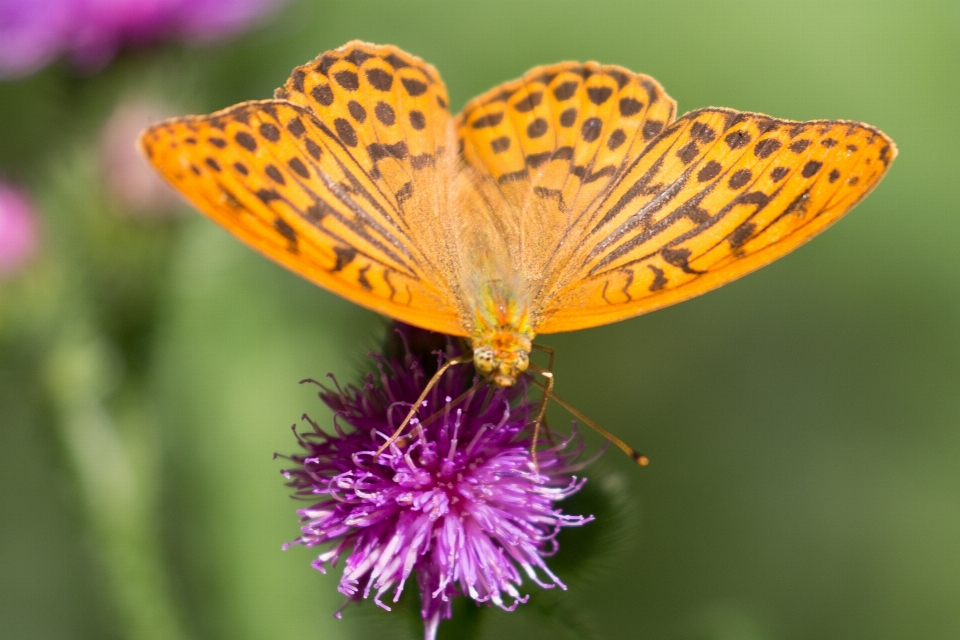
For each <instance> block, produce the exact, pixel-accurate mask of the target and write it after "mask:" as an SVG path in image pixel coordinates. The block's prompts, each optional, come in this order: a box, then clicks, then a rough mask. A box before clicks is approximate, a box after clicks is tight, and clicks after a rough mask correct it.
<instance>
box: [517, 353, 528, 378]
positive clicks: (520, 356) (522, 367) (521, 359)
mask: <svg viewBox="0 0 960 640" xmlns="http://www.w3.org/2000/svg"><path fill="white" fill-rule="evenodd" d="M529 366H530V357H529V356H527V354H526V352H524V351H517V371H519V372H521V373H522V372H524V371H526V370H527V367H529Z"/></svg>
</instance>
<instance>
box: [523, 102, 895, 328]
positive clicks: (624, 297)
mask: <svg viewBox="0 0 960 640" xmlns="http://www.w3.org/2000/svg"><path fill="white" fill-rule="evenodd" d="M895 154H896V149H895V147H894V145H893V143H892V141H891V140H890V139H889V138H887V137H886V136H885V135H883V134H882V133H881V132H879V131H878V130H876V129H874V128H872V127H869V126H867V125H863V124H860V123H854V122H845V121H813V122H806V123H799V122H791V121H785V120H776V119H773V118H770V117H768V116H763V115H759V114H749V113H739V112H735V111H731V110H726V109H703V110H700V111H695V112H692V113H690V114H687V115H686V116H684V117H683V118H681V119H679V120H678V121H677V122H676V123H675V124H674V125H673V126H671V127H670V128H669V129H668V130H667V131H665V132H664V133H663V134H662V135H661V136H660V137H659V138H657V139H656V140H654V141H653V142H652V144H651V145H650V147H649V148H648V149H646V150H645V151H644V153H643V154H642V155H641V156H640V157H639V158H637V160H636V161H635V162H634V163H633V164H632V166H631V167H630V168H629V170H628V171H626V172H625V174H624V175H623V177H622V178H621V179H620V180H619V181H618V182H617V183H616V184H615V185H614V186H613V187H612V188H611V189H610V190H609V192H608V193H607V194H606V195H605V197H604V199H603V201H602V202H601V203H600V205H599V206H598V207H597V208H596V210H594V211H592V212H591V214H590V216H589V221H590V226H589V228H588V229H587V230H586V233H585V234H584V235H583V236H581V238H580V244H579V250H578V252H577V253H576V255H575V257H574V259H573V260H572V261H571V262H570V264H569V265H568V266H567V267H566V268H567V272H566V273H565V274H564V275H563V276H562V277H561V278H560V280H561V281H562V282H563V283H565V286H563V288H562V289H560V290H559V291H555V292H552V294H551V296H550V298H549V300H548V301H546V302H545V305H544V311H543V317H544V320H543V322H542V323H541V324H540V326H539V330H540V332H543V333H550V332H557V331H569V330H573V329H580V328H585V327H590V326H596V325H600V324H606V323H609V322H614V321H616V320H621V319H624V318H628V317H631V316H634V315H638V314H640V313H644V312H647V311H651V310H653V309H656V308H660V307H663V306H666V305H668V304H672V303H674V302H678V301H680V300H683V299H686V298H689V297H692V296H695V295H698V294H700V293H703V292H705V291H708V290H710V289H712V288H714V287H717V286H719V285H721V284H723V283H725V282H728V281H730V280H732V279H734V278H737V277H739V276H741V275H743V274H745V273H748V272H750V271H752V270H754V269H757V268H759V267H760V266H763V265H764V264H766V263H768V262H770V261H772V260H774V259H776V258H777V257H779V256H781V255H783V254H785V253H787V252H788V251H790V250H792V249H793V248H795V247H797V246H798V245H800V244H801V243H803V242H804V241H806V240H808V239H810V238H811V237H813V236H814V235H816V234H817V233H818V232H820V231H821V230H823V229H824V228H826V227H827V226H828V225H830V224H831V223H832V222H834V221H836V220H837V219H838V218H839V217H840V216H842V215H843V214H844V213H845V212H846V211H848V210H849V209H850V208H851V207H852V206H854V205H855V204H856V203H857V202H858V201H859V200H860V199H861V198H862V197H863V196H864V195H866V194H867V193H868V192H869V191H870V189H872V188H873V186H874V185H876V183H877V182H878V181H879V180H880V178H881V177H882V176H883V174H884V172H885V171H886V168H887V166H888V164H889V163H890V161H891V160H892V159H893V157H894V156H895Z"/></svg>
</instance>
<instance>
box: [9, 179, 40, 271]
mask: <svg viewBox="0 0 960 640" xmlns="http://www.w3.org/2000/svg"><path fill="white" fill-rule="evenodd" d="M37 226H38V225H37V213H36V211H34V208H33V206H32V205H31V203H30V200H29V198H28V197H27V195H26V194H25V193H24V192H23V191H21V190H20V189H17V188H16V187H13V186H11V185H9V184H6V183H4V182H0V279H2V278H6V277H9V276H11V275H13V274H14V273H16V272H17V271H19V269H20V267H22V266H23V265H25V264H26V263H27V262H29V261H30V259H31V258H32V257H33V255H34V253H36V250H37V235H38V229H37Z"/></svg>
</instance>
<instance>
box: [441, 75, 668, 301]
mask: <svg viewBox="0 0 960 640" xmlns="http://www.w3.org/2000/svg"><path fill="white" fill-rule="evenodd" d="M675 109H676V107H675V103H674V101H673V100H672V99H670V98H669V96H667V95H666V93H665V92H664V91H663V89H662V88H661V87H660V86H659V85H658V84H657V83H656V82H655V81H654V80H653V79H651V78H649V77H648V76H644V75H639V74H634V73H632V72H630V71H627V70H626V69H623V68H621V67H613V66H601V65H599V64H596V63H587V64H579V63H573V62H567V63H561V64H557V65H552V66H548V67H537V68H535V69H533V70H531V71H530V72H528V73H527V74H526V75H524V77H523V78H521V79H519V80H515V81H512V82H508V83H506V84H504V85H501V86H499V87H497V88H495V89H493V90H492V91H489V92H488V93H486V94H484V95H482V96H480V97H479V98H476V99H474V100H472V101H471V102H470V103H469V104H468V105H467V106H466V107H465V108H464V111H463V113H462V114H461V116H460V117H459V118H458V121H457V128H458V132H459V136H460V139H461V141H462V145H463V152H462V153H463V157H464V159H465V160H466V161H467V163H468V164H469V165H470V166H472V167H474V168H475V169H476V170H477V172H478V174H479V175H480V176H481V177H482V179H484V180H488V181H489V182H490V183H491V187H490V190H493V189H495V190H496V191H497V192H498V193H497V199H496V201H495V202H496V204H495V205H494V206H495V208H498V209H499V210H498V211H496V214H497V218H498V220H497V224H498V225H499V228H500V229H501V231H500V233H501V234H506V236H507V244H508V245H509V246H510V247H511V249H512V251H513V252H514V253H515V254H517V256H518V258H517V262H519V264H518V268H520V269H521V270H522V271H523V272H524V274H525V276H526V277H527V280H528V281H531V282H534V283H536V284H537V286H542V284H543V279H544V278H549V276H550V275H551V274H554V273H556V272H557V271H556V268H555V267H551V263H563V262H564V259H565V258H564V257H565V255H566V254H567V253H568V251H569V250H570V249H571V248H572V247H571V245H570V244H569V241H570V240H573V239H575V238H576V235H577V231H576V229H577V227H578V225H580V224H581V223H582V217H583V215H584V214H585V213H586V212H587V211H589V210H590V208H591V206H592V205H593V203H594V202H595V200H596V199H597V198H598V197H600V196H601V195H602V194H603V193H604V192H605V191H606V190H607V189H608V187H609V185H610V184H611V183H613V182H614V181H615V180H616V179H617V176H618V175H619V174H620V173H621V172H622V171H623V170H624V169H625V167H627V166H628V165H629V163H630V161H632V160H633V159H634V158H636V156H637V155H638V154H639V153H640V152H641V151H642V149H643V148H644V147H645V146H646V145H647V143H648V142H649V141H650V140H651V139H652V138H653V137H655V136H656V134H658V133H660V131H661V130H662V129H663V128H664V127H665V126H667V125H668V124H669V123H670V122H671V121H672V120H673V116H674V113H675ZM486 200H487V201H488V202H489V201H491V200H493V198H491V197H487V198H486Z"/></svg>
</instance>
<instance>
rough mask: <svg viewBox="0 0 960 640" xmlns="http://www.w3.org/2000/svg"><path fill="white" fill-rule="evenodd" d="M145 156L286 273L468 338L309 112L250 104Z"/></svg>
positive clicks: (410, 248) (183, 130) (201, 119)
mask: <svg viewBox="0 0 960 640" xmlns="http://www.w3.org/2000/svg"><path fill="white" fill-rule="evenodd" d="M141 146H142V148H143V149H144V152H145V154H146V155H147V157H148V158H149V159H150V161H151V162H152V163H153V164H154V165H155V166H156V167H157V169H158V170H159V171H160V172H161V173H162V174H163V175H164V177H165V178H166V179H167V180H169V181H170V182H171V183H172V184H173V185H174V186H175V187H176V188H177V189H179V190H180V191H181V192H182V193H183V194H185V195H186V196H187V197H188V198H189V199H190V201H191V202H192V203H193V204H194V205H196V206H197V207H198V208H199V209H200V210H201V211H203V212H204V213H206V214H207V215H208V216H210V217H211V218H213V219H214V220H215V221H217V222H218V223H220V224H221V225H223V226H224V227H226V228H227V229H228V230H230V231H231V232H232V233H233V234H235V235H236V236H238V237H239V238H240V239H242V240H244V241H245V242H247V243H248V244H250V245H251V246H253V247H254V248H256V249H258V250H259V251H261V252H263V253H264V254H266V255H268V256H269V257H271V258H273V259H274V260H276V261H277V262H279V263H281V264H283V265H284V266H286V267H288V268H290V269H291V270H293V271H295V272H297V273H299V274H301V275H303V276H305V277H307V278H308V279H310V280H312V281H313V282H315V283H317V284H320V285H321V286H324V287H326V288H328V289H330V290H331V291H334V292H336V293H338V294H340V295H343V296H344V297H346V298H348V299H350V300H352V301H354V302H356V303H358V304H362V305H364V306H366V307H369V308H371V309H374V310H376V311H379V312H380V313H383V314H385V315H388V316H391V317H394V318H397V319H400V320H404V321H406V322H411V323H414V324H418V325H420V326H424V327H428V328H431V329H434V330H437V331H442V332H445V333H451V334H462V333H463V328H462V322H461V320H460V316H459V313H458V310H457V309H456V308H455V307H454V306H453V305H452V304H451V302H450V300H451V298H452V297H451V295H450V294H449V292H447V291H445V290H443V281H442V280H440V281H439V285H438V281H437V280H436V279H435V278H434V276H433V267H432V266H431V264H430V263H429V260H428V259H427V258H426V257H425V255H424V253H423V251H422V250H421V249H420V247H419V246H418V245H417V243H416V242H414V241H412V240H411V238H410V235H409V233H408V225H407V224H406V222H405V221H404V219H403V216H402V213H401V212H399V211H397V209H396V206H395V202H394V201H392V200H391V199H390V197H389V194H385V193H384V192H383V189H381V188H380V186H379V185H378V183H377V181H376V180H375V179H373V178H371V177H370V175H369V170H368V169H367V167H365V166H363V165H362V164H360V163H358V162H357V161H355V160H354V159H353V156H351V155H350V154H348V153H345V151H344V145H343V140H342V139H341V136H340V134H339V133H338V132H337V131H335V130H334V129H331V127H330V126H329V125H327V124H326V123H325V122H324V121H323V120H321V119H320V118H318V117H316V116H315V114H314V113H312V112H311V111H309V110H307V109H305V108H303V107H301V106H297V105H295V104H292V103H290V102H286V101H282V100H266V101H261V102H248V103H243V104H240V105H237V106H235V107H231V108H229V109H225V110H223V111H220V112H217V113H214V114H212V115H210V116H197V117H187V118H180V119H176V120H171V121H167V122H164V123H161V124H159V125H157V126H154V127H152V128H150V129H149V130H148V131H147V132H145V133H144V135H143V137H142V138H141Z"/></svg>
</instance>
